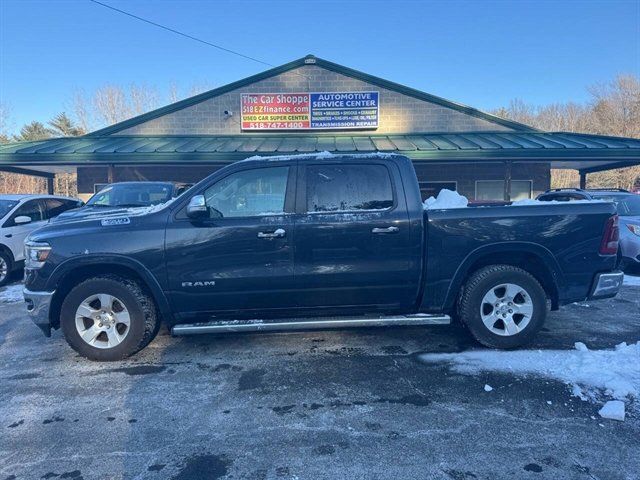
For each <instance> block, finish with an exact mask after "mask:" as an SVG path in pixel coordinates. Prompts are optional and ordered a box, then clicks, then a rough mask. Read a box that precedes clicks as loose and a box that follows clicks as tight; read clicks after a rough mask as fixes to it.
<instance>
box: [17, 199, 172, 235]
mask: <svg viewBox="0 0 640 480" xmlns="http://www.w3.org/2000/svg"><path fill="white" fill-rule="evenodd" d="M167 205H168V204H167V203H165V204H162V205H155V206H151V207H135V208H116V209H106V208H101V207H98V208H97V209H91V210H90V211H87V210H84V209H78V212H77V214H75V215H67V216H66V218H60V217H62V215H59V216H58V217H57V219H56V221H49V223H47V224H46V225H44V226H43V227H41V228H38V229H37V230H34V231H33V232H31V233H30V234H29V236H28V237H27V240H28V241H29V240H32V241H36V242H38V241H47V240H48V239H51V238H57V237H64V236H66V235H77V234H81V233H83V232H84V233H95V232H97V231H100V230H102V229H105V231H106V230H107V229H111V228H118V229H124V231H126V230H127V229H129V228H134V227H135V226H136V225H137V224H138V223H139V222H141V221H146V219H147V218H148V219H151V217H156V216H160V217H165V216H166V214H167V213H168V209H165V207H166V206H167ZM80 210H83V211H82V212H80ZM71 213H76V212H71ZM121 231H122V230H121Z"/></svg>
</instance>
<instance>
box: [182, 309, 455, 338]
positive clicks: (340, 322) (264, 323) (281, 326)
mask: <svg viewBox="0 0 640 480" xmlns="http://www.w3.org/2000/svg"><path fill="white" fill-rule="evenodd" d="M450 323H451V317H449V315H428V314H423V313H418V314H415V315H389V316H381V317H317V318H313V317H311V318H287V319H278V320H272V321H268V320H217V321H212V322H205V323H191V324H184V325H175V326H174V327H173V328H172V329H171V333H172V334H173V335H196V334H199V333H233V332H273V331H291V330H321V329H334V328H352V327H387V326H395V325H398V326H400V325H449V324H450Z"/></svg>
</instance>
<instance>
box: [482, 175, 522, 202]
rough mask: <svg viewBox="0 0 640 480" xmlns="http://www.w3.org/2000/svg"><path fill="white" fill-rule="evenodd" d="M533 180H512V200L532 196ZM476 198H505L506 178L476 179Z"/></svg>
mask: <svg viewBox="0 0 640 480" xmlns="http://www.w3.org/2000/svg"><path fill="white" fill-rule="evenodd" d="M532 190H533V181H532V180H511V201H515V200H524V199H526V198H531V191H532ZM476 200H504V180H476Z"/></svg>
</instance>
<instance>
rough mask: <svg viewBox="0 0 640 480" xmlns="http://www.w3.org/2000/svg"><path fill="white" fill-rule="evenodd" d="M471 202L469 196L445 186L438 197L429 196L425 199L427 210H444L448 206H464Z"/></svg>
mask: <svg viewBox="0 0 640 480" xmlns="http://www.w3.org/2000/svg"><path fill="white" fill-rule="evenodd" d="M468 204H469V200H468V199H467V197H463V196H462V195H460V194H459V193H458V192H454V191H453V190H447V189H446V188H443V189H442V190H440V193H438V198H434V197H429V198H427V199H426V200H425V201H424V204H423V205H424V209H425V210H442V209H447V208H464V207H466V206H467V205H468Z"/></svg>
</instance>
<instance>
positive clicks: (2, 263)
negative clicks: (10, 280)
mask: <svg viewBox="0 0 640 480" xmlns="http://www.w3.org/2000/svg"><path fill="white" fill-rule="evenodd" d="M7 275H9V265H7V261H6V260H5V259H4V258H2V257H0V282H2V281H4V279H5V278H7Z"/></svg>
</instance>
